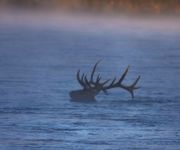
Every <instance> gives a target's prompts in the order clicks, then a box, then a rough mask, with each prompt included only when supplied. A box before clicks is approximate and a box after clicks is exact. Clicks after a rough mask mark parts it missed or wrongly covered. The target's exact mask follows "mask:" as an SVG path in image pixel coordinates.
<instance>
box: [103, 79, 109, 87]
mask: <svg viewBox="0 0 180 150" xmlns="http://www.w3.org/2000/svg"><path fill="white" fill-rule="evenodd" d="M110 80H111V79H108V80H106V81H104V82H103V83H102V86H104V85H105V84H106V83H108V82H109V81H110Z"/></svg>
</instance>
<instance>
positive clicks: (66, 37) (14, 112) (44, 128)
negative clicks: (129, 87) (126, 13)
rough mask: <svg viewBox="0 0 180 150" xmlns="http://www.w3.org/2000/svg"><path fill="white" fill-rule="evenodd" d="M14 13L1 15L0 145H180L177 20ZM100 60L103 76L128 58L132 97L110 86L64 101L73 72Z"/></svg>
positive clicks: (100, 149)
mask: <svg viewBox="0 0 180 150" xmlns="http://www.w3.org/2000/svg"><path fill="white" fill-rule="evenodd" d="M1 17H2V16H1ZM12 18H13V17H12ZM12 18H8V19H9V20H7V19H2V20H3V21H2V20H1V22H0V133H1V134H0V149H1V150H11V149H18V150H21V149H26V150H27V149H30V150H36V149H38V150H39V149H42V150H46V149H58V150H60V149H62V150H66V149H68V150H77V149H78V150H81V149H82V150H85V149H87V150H92V149H97V150H119V149H128V150H135V149H137V150H141V149H142V150H146V149H147V150H156V149H157V150H160V149H164V150H178V149H179V147H180V30H179V28H178V25H177V24H179V23H177V20H174V22H173V23H174V25H177V26H176V27H174V26H173V23H170V25H167V24H168V23H169V22H168V21H167V20H166V21H164V22H163V23H162V24H160V25H159V23H161V21H159V22H158V23H157V24H158V25H157V24H156V23H153V22H151V21H150V22H143V23H142V22H140V23H139V22H138V23H136V22H135V19H134V20H133V19H132V20H130V21H127V20H126V23H124V22H123V21H122V23H120V24H116V23H117V22H115V23H114V24H115V25H114V24H113V25H109V26H101V25H102V24H103V25H104V24H105V21H104V20H101V21H100V22H98V21H97V22H96V21H89V22H86V23H84V22H83V23H80V22H78V23H77V24H71V23H72V22H73V21H72V20H71V19H69V20H68V19H64V18H63V19H64V20H63V23H62V24H58V25H57V24H56V23H54V24H53V25H52V24H50V25H49V24H48V23H49V22H47V24H48V25H47V24H41V25H39V24H38V23H39V22H38V21H37V20H36V23H35V24H34V25H30V24H29V22H31V21H32V20H31V19H29V22H26V20H24V22H23V23H22V24H20V23H17V22H18V21H19V20H18V19H17V22H16V19H14V20H13V19H12ZM92 18H93V17H91V19H92ZM26 19H27V18H26ZM151 19H152V18H151ZM12 20H13V21H12ZM70 20H71V21H70ZM87 20H88V19H87V18H86V21H87ZM157 20H158V19H157ZM51 21H52V20H51ZM66 21H67V22H66ZM111 21H112V20H111ZM127 22H128V24H127ZM132 22H133V23H132ZM66 23H67V26H66ZM101 23H102V24H101ZM131 23H132V24H131ZM150 23H151V24H150ZM165 23H167V24H166V25H165ZM107 24H108V21H107ZM54 25H55V26H54ZM144 26H145V27H144ZM164 26H165V27H164ZM100 59H101V60H102V61H101V63H100V64H99V66H98V72H100V73H101V75H102V77H103V79H104V80H105V79H107V78H113V77H115V76H119V75H120V74H121V73H122V72H123V71H124V69H125V68H126V67H127V65H130V66H131V67H130V70H129V73H128V76H127V77H126V79H125V81H124V83H127V84H130V83H131V82H133V81H134V80H135V78H136V77H137V76H138V75H141V80H140V81H139V86H141V89H139V90H137V91H136V92H135V98H134V99H131V97H130V95H129V93H127V92H126V91H123V90H121V89H114V90H111V91H109V95H108V96H107V95H104V94H103V93H101V94H99V95H98V96H97V102H95V103H77V102H72V101H70V97H69V95H68V93H69V91H71V90H75V89H79V88H80V86H79V85H78V83H77V81H76V78H75V75H76V71H77V70H78V69H81V70H82V72H86V73H90V71H91V68H92V66H93V65H94V63H95V62H96V61H97V60H100Z"/></svg>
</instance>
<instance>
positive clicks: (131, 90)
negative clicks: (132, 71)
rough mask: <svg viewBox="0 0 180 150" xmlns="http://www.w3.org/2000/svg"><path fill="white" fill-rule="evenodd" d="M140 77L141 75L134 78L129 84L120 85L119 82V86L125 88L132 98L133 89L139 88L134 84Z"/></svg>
mask: <svg viewBox="0 0 180 150" xmlns="http://www.w3.org/2000/svg"><path fill="white" fill-rule="evenodd" d="M140 77H141V76H138V77H137V79H136V80H135V81H134V82H133V84H132V85H130V86H125V85H122V84H121V87H122V88H124V89H125V90H127V91H128V92H129V93H130V94H131V96H132V98H134V90H136V89H139V88H140V87H136V84H137V83H138V81H139V79H140Z"/></svg>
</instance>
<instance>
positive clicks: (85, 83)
mask: <svg viewBox="0 0 180 150" xmlns="http://www.w3.org/2000/svg"><path fill="white" fill-rule="evenodd" d="M99 62H100V61H98V62H97V63H96V64H95V65H94V67H93V70H92V72H91V75H90V79H88V77H87V75H85V74H84V73H83V74H82V75H81V76H80V70H78V71H77V75H76V77H77V81H78V82H79V84H80V85H81V86H82V88H83V89H80V90H75V91H71V92H70V93H69V95H70V97H71V99H72V100H77V101H95V96H96V95H98V94H99V93H100V92H101V91H103V92H104V93H105V94H107V90H109V89H112V88H122V89H124V90H126V91H128V92H129V93H130V94H131V96H132V98H133V97H134V90H136V89H138V88H140V87H137V86H136V84H137V83H138V81H139V79H140V76H138V77H137V79H136V80H135V81H134V82H133V83H132V84H131V85H129V86H128V85H124V84H123V83H122V82H123V80H124V78H125V76H126V75H127V73H128V70H129V66H128V67H127V68H126V70H125V71H124V73H123V74H122V76H121V77H120V78H119V79H116V78H114V79H112V80H111V79H108V80H105V81H102V82H101V79H102V78H101V76H100V74H98V75H97V77H96V79H94V74H95V71H96V68H97V65H98V64H99ZM110 81H111V82H110ZM109 82H110V83H109ZM108 83H109V84H108Z"/></svg>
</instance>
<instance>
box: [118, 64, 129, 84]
mask: <svg viewBox="0 0 180 150" xmlns="http://www.w3.org/2000/svg"><path fill="white" fill-rule="evenodd" d="M129 67H130V66H128V67H127V68H126V70H125V71H124V73H123V74H122V76H121V78H120V79H119V81H118V83H121V82H122V81H123V80H124V78H125V76H126V75H127V73H128V70H129Z"/></svg>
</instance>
